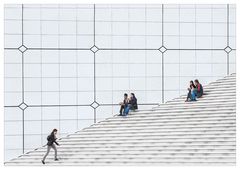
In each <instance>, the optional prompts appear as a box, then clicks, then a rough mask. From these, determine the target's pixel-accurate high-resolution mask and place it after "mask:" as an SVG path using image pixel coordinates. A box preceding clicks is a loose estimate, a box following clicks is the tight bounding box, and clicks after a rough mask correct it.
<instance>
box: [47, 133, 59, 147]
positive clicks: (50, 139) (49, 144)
mask: <svg viewBox="0 0 240 170" xmlns="http://www.w3.org/2000/svg"><path fill="white" fill-rule="evenodd" d="M56 139H57V138H55V135H54V134H51V135H49V136H48V137H47V140H48V143H47V145H48V146H52V145H53V143H56V144H57V145H59V144H58V143H57V142H56Z"/></svg>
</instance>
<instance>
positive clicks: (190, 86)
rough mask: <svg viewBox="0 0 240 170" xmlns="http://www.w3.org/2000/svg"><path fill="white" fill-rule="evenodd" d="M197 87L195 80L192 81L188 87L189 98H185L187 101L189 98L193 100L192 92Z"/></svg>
mask: <svg viewBox="0 0 240 170" xmlns="http://www.w3.org/2000/svg"><path fill="white" fill-rule="evenodd" d="M195 88H196V86H195V84H194V83H193V81H192V80H191V81H190V85H189V88H188V94H187V99H186V100H185V102H188V101H189V100H190V101H191V100H192V94H191V93H192V92H193V91H194V89H195Z"/></svg>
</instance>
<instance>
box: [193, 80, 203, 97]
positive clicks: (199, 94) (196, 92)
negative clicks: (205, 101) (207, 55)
mask: <svg viewBox="0 0 240 170" xmlns="http://www.w3.org/2000/svg"><path fill="white" fill-rule="evenodd" d="M194 85H195V86H196V88H195V89H194V90H193V91H192V92H191V96H192V98H191V101H196V97H197V98H200V97H202V95H203V87H202V85H201V84H200V83H199V81H198V80H197V79H196V80H194Z"/></svg>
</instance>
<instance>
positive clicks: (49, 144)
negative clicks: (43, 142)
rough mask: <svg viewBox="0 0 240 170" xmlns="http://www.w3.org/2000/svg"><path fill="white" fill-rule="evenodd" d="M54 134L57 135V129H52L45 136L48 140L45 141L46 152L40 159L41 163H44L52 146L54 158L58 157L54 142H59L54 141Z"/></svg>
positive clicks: (56, 159)
mask: <svg viewBox="0 0 240 170" xmlns="http://www.w3.org/2000/svg"><path fill="white" fill-rule="evenodd" d="M56 135H57V129H53V130H52V132H51V134H50V135H49V136H48V137H47V140H48V142H47V153H46V154H45V155H44V157H43V159H42V163H43V164H45V159H46V157H47V156H48V154H49V152H50V150H51V148H53V150H54V152H55V154H54V160H55V161H58V158H57V148H56V146H55V144H56V145H58V146H59V144H58V143H57V142H56V140H57V138H56Z"/></svg>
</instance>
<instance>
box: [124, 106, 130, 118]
mask: <svg viewBox="0 0 240 170" xmlns="http://www.w3.org/2000/svg"><path fill="white" fill-rule="evenodd" d="M129 110H130V106H129V105H127V106H125V108H124V111H123V116H127V115H128V113H129Z"/></svg>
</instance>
